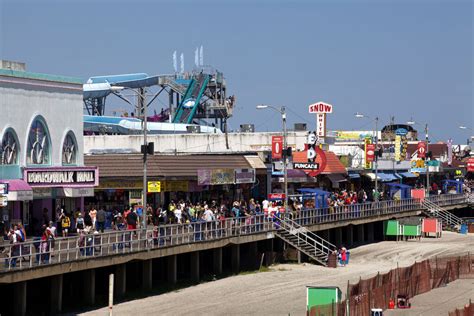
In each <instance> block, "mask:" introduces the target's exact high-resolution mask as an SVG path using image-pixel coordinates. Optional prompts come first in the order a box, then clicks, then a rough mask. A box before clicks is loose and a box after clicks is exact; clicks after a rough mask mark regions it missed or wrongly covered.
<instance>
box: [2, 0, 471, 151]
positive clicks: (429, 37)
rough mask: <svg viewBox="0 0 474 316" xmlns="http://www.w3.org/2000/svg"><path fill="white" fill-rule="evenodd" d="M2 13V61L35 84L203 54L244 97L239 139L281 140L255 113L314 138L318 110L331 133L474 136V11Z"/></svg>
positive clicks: (378, 4) (117, 6) (158, 4)
mask: <svg viewBox="0 0 474 316" xmlns="http://www.w3.org/2000/svg"><path fill="white" fill-rule="evenodd" d="M0 1H1V2H0V3H1V5H0V10H1V24H0V30H1V33H0V39H1V40H0V55H1V57H2V58H4V59H11V60H19V61H24V62H26V63H27V65H28V70H30V71H34V72H45V73H52V74H62V75H70V76H76V77H81V78H88V77H89V76H93V75H105V74H121V73H133V72H146V73H148V74H161V73H171V72H172V71H173V67H172V53H173V51H174V50H177V51H178V52H179V53H180V52H184V54H185V61H186V69H187V70H190V69H191V68H192V64H193V61H194V49H195V47H196V46H199V45H203V46H204V53H205V64H211V65H213V66H215V67H217V68H218V69H220V70H222V71H223V72H224V73H225V76H226V78H227V83H228V87H229V92H230V93H231V94H235V95H236V96H237V102H238V106H237V109H236V112H235V116H234V117H233V118H232V119H231V120H230V125H231V128H233V129H237V128H238V127H239V125H240V124H242V123H254V124H255V125H256V128H257V130H262V131H266V130H278V129H279V128H280V121H279V116H278V114H277V113H272V112H264V111H261V110H260V111H257V110H256V109H255V105H256V104H259V103H267V104H273V105H285V106H287V107H288V108H289V111H288V120H289V123H290V124H293V123H295V122H306V123H308V124H310V127H311V128H312V129H314V124H315V123H314V122H315V117H313V116H311V115H309V114H308V113H307V111H308V109H307V106H308V104H310V103H313V102H315V101H320V100H322V101H326V102H329V103H332V104H333V105H334V113H333V114H331V115H330V116H329V117H328V128H329V129H348V130H350V129H371V128H372V125H371V123H370V121H369V120H364V119H356V118H354V113H355V112H362V113H367V114H368V115H371V116H376V115H378V116H379V117H380V121H381V122H382V123H384V122H385V123H387V122H388V121H389V117H390V116H391V115H394V116H395V120H396V122H399V123H404V122H406V121H407V120H408V119H410V118H411V117H413V118H414V119H415V120H416V121H419V122H420V123H425V122H428V123H429V125H430V129H431V133H430V134H431V136H432V137H433V138H434V140H437V141H441V140H446V139H447V138H449V137H452V138H454V139H455V141H457V142H462V143H464V142H465V140H466V138H467V137H468V136H469V134H472V131H466V130H460V129H459V128H458V126H459V125H461V124H462V125H467V126H469V127H470V128H474V123H473V122H474V101H473V89H474V84H473V73H474V64H473V45H474V44H473V37H474V36H473V35H474V34H473V16H474V11H473V10H474V9H473V1H470V0H449V1H448V0H446V1H437V0H433V1H428V0H414V1H407V0H400V1H395V0H393V1H388V0H386V1H385V0H381V1H337V0H336V1H291V2H290V1H81V2H79V1H10V0H7V1H6V0H0ZM160 107H161V105H160V104H157V109H158V110H159V108H160Z"/></svg>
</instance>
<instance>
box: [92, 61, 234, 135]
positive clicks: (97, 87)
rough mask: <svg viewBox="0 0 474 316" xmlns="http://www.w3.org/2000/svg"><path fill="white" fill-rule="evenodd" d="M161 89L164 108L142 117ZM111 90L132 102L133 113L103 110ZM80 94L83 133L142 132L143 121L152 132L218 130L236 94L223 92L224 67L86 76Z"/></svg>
mask: <svg viewBox="0 0 474 316" xmlns="http://www.w3.org/2000/svg"><path fill="white" fill-rule="evenodd" d="M152 89H157V91H156V92H155V93H153V94H152V95H151V98H150V99H149V100H147V92H149V91H151V90H152ZM125 91H132V92H133V94H134V96H135V97H136V104H133V103H132V102H131V101H129V100H128V99H127V98H126V97H125V96H124V95H123V94H122V92H125ZM162 94H168V106H167V108H166V109H162V110H161V112H160V113H159V114H157V113H156V112H155V114H154V115H153V116H148V117H146V120H145V116H146V114H145V113H146V109H147V108H148V107H149V106H150V105H151V104H152V103H153V102H154V101H155V100H156V99H157V98H158V97H159V96H160V95H162ZM113 96H114V97H117V98H119V99H121V100H122V101H124V102H126V103H128V104H129V105H131V106H133V107H134V109H135V113H136V114H135V113H133V112H131V113H132V115H131V116H129V115H128V114H126V115H122V116H120V117H119V116H106V115H105V106H106V101H107V99H108V98H110V97H113ZM83 99H84V108H85V110H86V111H87V115H85V116H84V133H86V134H140V133H142V130H143V121H147V122H148V123H147V125H146V126H147V131H148V133H150V134H163V133H196V132H200V133H222V131H224V130H225V128H226V122H227V119H228V118H229V117H231V116H232V113H233V108H234V105H235V97H234V96H227V86H226V81H225V79H224V75H223V73H222V72H219V71H217V70H215V69H213V68H212V67H200V68H199V69H197V70H194V71H193V72H191V73H184V72H181V73H176V74H174V75H156V76H149V75H148V74H146V73H136V74H126V75H112V76H96V77H90V78H89V79H88V80H87V83H85V84H84V85H83ZM144 114H145V115H144Z"/></svg>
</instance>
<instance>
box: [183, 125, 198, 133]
mask: <svg viewBox="0 0 474 316" xmlns="http://www.w3.org/2000/svg"><path fill="white" fill-rule="evenodd" d="M186 130H187V131H188V133H191V134H196V133H201V126H199V125H189V126H186Z"/></svg>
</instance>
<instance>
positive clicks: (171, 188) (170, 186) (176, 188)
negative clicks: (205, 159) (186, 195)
mask: <svg viewBox="0 0 474 316" xmlns="http://www.w3.org/2000/svg"><path fill="white" fill-rule="evenodd" d="M161 185H162V187H161V190H162V191H163V192H188V191H189V186H188V181H162V183H161Z"/></svg>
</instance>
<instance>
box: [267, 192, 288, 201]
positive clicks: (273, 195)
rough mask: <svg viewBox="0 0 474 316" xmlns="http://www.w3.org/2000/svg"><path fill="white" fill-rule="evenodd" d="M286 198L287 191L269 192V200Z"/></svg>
mask: <svg viewBox="0 0 474 316" xmlns="http://www.w3.org/2000/svg"><path fill="white" fill-rule="evenodd" d="M284 198H285V193H268V199H269V200H283V199H284Z"/></svg>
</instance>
